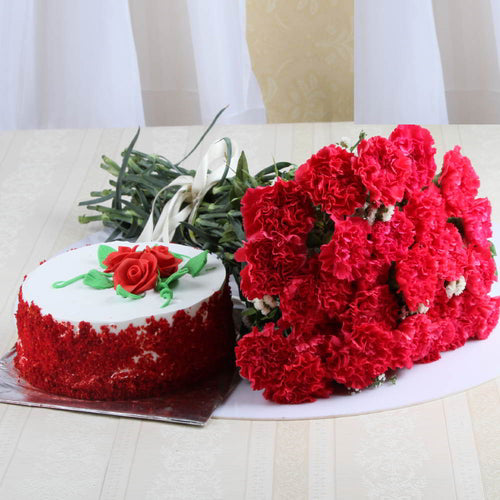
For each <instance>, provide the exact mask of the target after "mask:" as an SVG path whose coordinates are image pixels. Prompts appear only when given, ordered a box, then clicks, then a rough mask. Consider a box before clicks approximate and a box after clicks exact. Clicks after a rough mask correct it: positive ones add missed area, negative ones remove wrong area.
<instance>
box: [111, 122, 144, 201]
mask: <svg viewBox="0 0 500 500" xmlns="http://www.w3.org/2000/svg"><path fill="white" fill-rule="evenodd" d="M140 132H141V127H138V129H137V132H136V133H135V135H134V138H133V139H132V142H131V143H130V144H129V145H128V148H127V149H126V151H125V154H124V155H123V161H122V165H121V167H120V172H119V173H118V177H117V179H116V190H115V197H114V199H113V203H112V205H111V206H112V207H113V208H116V209H117V210H121V208H122V183H123V177H124V176H125V171H126V169H127V165H128V159H129V158H130V154H131V153H132V150H133V149H134V146H135V143H136V142H137V139H138V137H139V133H140Z"/></svg>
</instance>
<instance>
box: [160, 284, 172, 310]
mask: <svg viewBox="0 0 500 500" xmlns="http://www.w3.org/2000/svg"><path fill="white" fill-rule="evenodd" d="M160 296H161V298H162V299H165V302H164V303H163V304H162V306H161V307H167V306H168V305H169V304H170V302H172V299H173V298H174V292H172V290H171V289H170V288H169V287H168V286H165V287H164V288H163V289H162V290H161V292H160Z"/></svg>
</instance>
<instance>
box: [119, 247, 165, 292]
mask: <svg viewBox="0 0 500 500" xmlns="http://www.w3.org/2000/svg"><path fill="white" fill-rule="evenodd" d="M157 279H158V261H157V260H156V257H155V256H154V255H153V254H152V253H144V254H142V255H141V256H140V258H139V259H137V258H129V259H124V260H122V262H121V263H120V265H119V266H118V268H117V269H116V271H115V273H114V274H113V283H114V286H115V288H116V287H117V286H118V285H121V286H122V287H123V288H124V289H125V290H127V292H130V293H134V294H136V295H138V294H140V293H142V292H145V291H146V290H150V289H151V288H154V287H155V284H156V280H157Z"/></svg>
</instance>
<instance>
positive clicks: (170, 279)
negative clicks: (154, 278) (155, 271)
mask: <svg viewBox="0 0 500 500" xmlns="http://www.w3.org/2000/svg"><path fill="white" fill-rule="evenodd" d="M188 272H189V269H187V267H186V266H184V267H182V268H181V269H178V270H177V271H175V273H173V274H171V275H170V276H168V277H167V278H165V279H163V280H161V281H162V285H160V287H165V286H169V285H170V284H171V283H173V282H174V281H177V280H178V279H180V278H182V276H184V275H185V274H187V273H188Z"/></svg>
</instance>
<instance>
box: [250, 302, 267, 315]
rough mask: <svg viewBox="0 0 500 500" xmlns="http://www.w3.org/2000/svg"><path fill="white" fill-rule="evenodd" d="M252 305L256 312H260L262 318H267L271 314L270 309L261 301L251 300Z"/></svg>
mask: <svg viewBox="0 0 500 500" xmlns="http://www.w3.org/2000/svg"><path fill="white" fill-rule="evenodd" d="M252 304H253V306H254V307H255V309H257V311H260V312H261V313H262V314H263V315H264V316H267V315H268V314H269V313H270V312H271V309H270V308H269V307H267V306H266V304H265V303H264V301H263V300H262V299H253V300H252Z"/></svg>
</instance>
